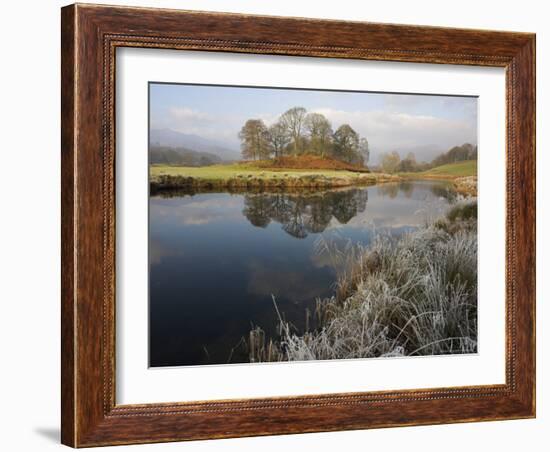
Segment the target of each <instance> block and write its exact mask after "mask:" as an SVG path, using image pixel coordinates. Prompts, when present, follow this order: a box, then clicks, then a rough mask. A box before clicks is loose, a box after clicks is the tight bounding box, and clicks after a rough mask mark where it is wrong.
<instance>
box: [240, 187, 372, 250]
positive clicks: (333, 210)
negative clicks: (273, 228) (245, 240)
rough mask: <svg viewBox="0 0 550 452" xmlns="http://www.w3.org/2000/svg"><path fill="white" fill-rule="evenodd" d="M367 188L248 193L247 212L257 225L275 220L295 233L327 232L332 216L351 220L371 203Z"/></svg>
mask: <svg viewBox="0 0 550 452" xmlns="http://www.w3.org/2000/svg"><path fill="white" fill-rule="evenodd" d="M367 201H368V192H367V190H366V189H363V190H361V189H351V190H343V191H329V192H322V193H312V194H304V193H269V194H268V193H260V194H246V195H245V196H244V209H243V215H245V216H246V218H247V219H248V221H250V223H251V224H252V225H254V226H257V227H261V228H265V227H267V226H268V225H269V223H271V221H275V222H277V223H280V224H281V225H282V227H283V230H284V231H285V232H287V233H288V234H290V235H291V236H293V237H296V238H300V239H303V238H305V237H307V235H308V234H309V233H320V232H323V231H324V230H325V229H326V227H327V226H328V225H329V223H330V222H331V220H332V218H335V219H336V220H338V222H339V223H340V224H346V223H348V222H349V221H350V220H351V219H352V218H353V217H355V216H356V215H357V214H358V213H361V212H364V211H365V209H366V207H367Z"/></svg>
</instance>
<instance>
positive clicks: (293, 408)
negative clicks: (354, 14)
mask: <svg viewBox="0 0 550 452" xmlns="http://www.w3.org/2000/svg"><path fill="white" fill-rule="evenodd" d="M61 35H62V144H61V146H62V149H61V154H62V311H61V315H62V348H61V353H62V367H61V385H62V431H61V437H62V442H63V443H64V444H66V445H69V446H73V447H86V446H100V445H113V444H132V443H149V442H161V441H180V440H196V439H211V438H228V437H239V436H254V435H274V434H286V433H301V432H320V431H335V430H349V429H364V428H377V427H391V426H405V425H424V424H442V423H451V422H470V421H487V420H502V419H520V418H531V417H534V416H535V35H534V34H528V33H509V32H496V31H482V30H466V29H449V28H436V27H419V26H408V25H389V24H374V23H360V22H340V21H329V20H314V19H298V18H281V17H265V16H247V15H238V14H219V13H207V12H190V11H176V10H162V9H146V8H126V7H109V6H93V5H79V4H76V5H71V6H67V7H64V8H63V9H62V27H61ZM118 47H146V48H162V49H180V50H200V51H215V52H237V53H254V54H270V55H298V56H310V57H328V58H351V59H363V60H384V61H395V62H419V63H439V64H461V65H474V66H495V67H502V68H505V69H506V109H507V120H506V137H507V142H506V193H507V195H506V196H507V198H506V383H505V384H503V385H491V386H472V387H453V388H443V389H441V388H439V389H430V388H425V389H415V390H400V391H384V392H364V393H345V394H327V395H317V396H300V397H277V398H264V399H243V400H220V401H214V402H178V401H174V403H162V404H147V405H122V406H121V405H117V404H116V403H115V366H116V362H115V340H114V339H115V315H116V312H115V247H114V244H115V177H116V175H115V170H114V168H115V165H114V161H115V133H114V131H115V123H114V121H115V105H114V102H115V96H114V86H115V65H116V58H115V50H116V49H117V48H118Z"/></svg>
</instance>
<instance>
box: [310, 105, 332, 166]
mask: <svg viewBox="0 0 550 452" xmlns="http://www.w3.org/2000/svg"><path fill="white" fill-rule="evenodd" d="M304 128H305V130H306V132H307V134H308V136H309V142H310V148H311V150H312V151H313V152H314V153H316V154H319V155H321V156H322V157H325V156H327V155H328V154H329V153H330V150H331V147H332V126H331V124H330V122H329V120H328V119H327V118H326V117H325V116H324V115H322V114H320V113H309V114H308V115H307V116H306V117H305V119H304Z"/></svg>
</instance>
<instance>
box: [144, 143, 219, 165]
mask: <svg viewBox="0 0 550 452" xmlns="http://www.w3.org/2000/svg"><path fill="white" fill-rule="evenodd" d="M149 160H150V163H151V164H161V165H183V166H209V165H215V164H217V163H221V162H222V159H221V158H220V157H219V156H217V155H216V154H211V153H209V152H199V151H193V150H191V149H186V148H172V147H168V146H151V148H150V150H149Z"/></svg>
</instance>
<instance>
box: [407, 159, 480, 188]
mask: <svg viewBox="0 0 550 452" xmlns="http://www.w3.org/2000/svg"><path fill="white" fill-rule="evenodd" d="M399 176H400V177H402V178H403V179H430V180H431V179H437V180H449V181H451V182H452V183H453V185H454V188H455V190H456V191H457V192H458V193H460V194H462V195H467V196H477V160H465V161H462V162H457V163H449V164H447V165H441V166H436V167H435V168H431V169H429V170H427V171H421V172H418V173H399Z"/></svg>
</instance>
